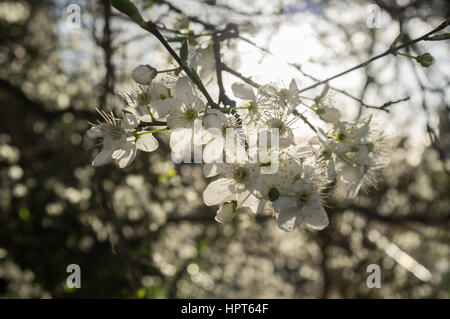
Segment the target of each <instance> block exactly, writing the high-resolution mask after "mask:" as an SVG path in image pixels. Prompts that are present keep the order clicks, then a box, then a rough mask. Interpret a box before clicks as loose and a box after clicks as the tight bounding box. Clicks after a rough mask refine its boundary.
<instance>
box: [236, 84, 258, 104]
mask: <svg viewBox="0 0 450 319" xmlns="http://www.w3.org/2000/svg"><path fill="white" fill-rule="evenodd" d="M231 90H232V91H233V94H234V96H236V97H238V98H240V99H243V100H252V101H254V100H256V97H255V93H254V92H253V88H252V87H251V86H250V85H248V84H245V83H233V85H232V86H231Z"/></svg>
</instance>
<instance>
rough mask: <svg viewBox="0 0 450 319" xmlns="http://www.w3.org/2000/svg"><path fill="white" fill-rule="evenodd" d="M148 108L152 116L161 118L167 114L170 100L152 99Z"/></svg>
mask: <svg viewBox="0 0 450 319" xmlns="http://www.w3.org/2000/svg"><path fill="white" fill-rule="evenodd" d="M150 108H151V111H152V113H153V116H154V117H155V118H157V119H161V118H163V117H166V116H167V114H169V109H170V101H169V99H164V100H160V99H155V100H154V101H151V102H150Z"/></svg>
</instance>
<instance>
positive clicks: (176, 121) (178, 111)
mask: <svg viewBox="0 0 450 319" xmlns="http://www.w3.org/2000/svg"><path fill="white" fill-rule="evenodd" d="M168 103H170V109H169V115H168V117H167V125H168V127H169V128H170V129H171V130H173V132H172V133H171V135H170V146H171V148H172V149H173V150H175V151H177V152H179V151H182V150H183V149H184V148H185V147H187V146H188V145H190V143H191V142H192V140H191V137H193V136H194V134H193V129H194V124H195V121H196V120H200V119H201V117H202V115H201V112H203V111H204V110H205V103H204V102H203V101H202V100H201V99H200V98H199V97H198V96H197V94H196V93H195V90H194V88H193V86H192V84H191V80H190V79H189V78H188V77H181V78H179V79H178V81H177V83H176V85H175V97H174V98H171V99H168ZM196 133H197V132H196ZM197 135H198V134H197ZM200 140H201V138H199V140H198V141H194V143H200V144H201V141H200Z"/></svg>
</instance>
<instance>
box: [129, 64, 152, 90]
mask: <svg viewBox="0 0 450 319" xmlns="http://www.w3.org/2000/svg"><path fill="white" fill-rule="evenodd" d="M157 73H158V71H156V69H155V68H153V67H151V66H150V65H148V64H146V65H139V66H138V67H137V68H135V69H134V70H133V73H132V74H131V76H132V77H133V80H135V81H136V82H137V83H139V84H142V85H149V84H150V83H152V80H153V79H154V78H155V76H156V74H157Z"/></svg>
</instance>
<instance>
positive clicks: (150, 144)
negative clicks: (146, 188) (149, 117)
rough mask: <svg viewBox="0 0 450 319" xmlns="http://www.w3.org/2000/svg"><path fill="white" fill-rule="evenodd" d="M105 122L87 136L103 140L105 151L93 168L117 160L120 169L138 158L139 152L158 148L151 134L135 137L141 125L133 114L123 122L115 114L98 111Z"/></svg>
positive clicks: (96, 126) (125, 117) (96, 159)
mask: <svg viewBox="0 0 450 319" xmlns="http://www.w3.org/2000/svg"><path fill="white" fill-rule="evenodd" d="M98 112H99V113H100V115H101V116H102V117H103V119H104V120H105V122H104V123H99V124H98V125H95V126H93V127H92V128H91V129H90V130H89V131H88V132H87V135H88V137H90V138H102V139H103V142H102V144H103V149H102V150H101V151H100V153H98V154H97V156H96V157H95V159H94V160H93V162H92V165H93V166H101V165H105V164H107V163H109V162H110V161H111V160H115V161H116V162H117V164H118V165H119V167H120V168H124V167H126V166H128V165H129V164H130V163H131V162H132V161H133V160H134V158H135V157H136V152H137V150H138V149H139V150H142V151H144V152H152V151H154V150H156V149H157V148H158V141H157V140H156V138H155V137H154V136H153V135H152V134H151V133H147V134H146V133H145V132H142V133H140V135H136V136H135V135H133V134H132V132H133V131H134V129H135V128H136V127H137V126H138V125H139V121H138V120H137V119H136V117H135V116H134V115H133V114H126V115H125V116H124V118H123V119H122V120H120V121H119V120H118V119H116V118H115V116H114V114H112V112H111V113H109V114H108V113H106V112H103V111H100V110H98Z"/></svg>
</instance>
